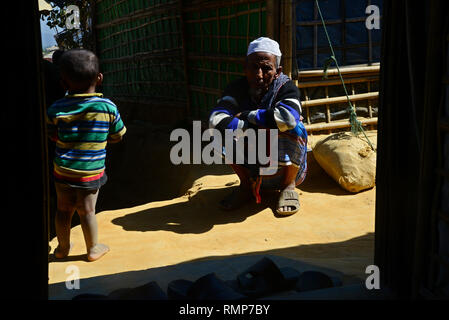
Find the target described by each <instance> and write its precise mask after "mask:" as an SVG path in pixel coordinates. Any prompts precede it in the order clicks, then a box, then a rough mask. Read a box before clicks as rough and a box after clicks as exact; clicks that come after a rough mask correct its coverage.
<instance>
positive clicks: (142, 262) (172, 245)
mask: <svg viewBox="0 0 449 320" xmlns="http://www.w3.org/2000/svg"><path fill="white" fill-rule="evenodd" d="M369 137H370V139H371V141H373V142H376V132H375V131H374V132H370V133H369ZM319 138H321V137H317V136H311V137H310V138H309V142H310V144H311V145H313V144H314V143H315V142H316V141H317V140H318V139H319ZM192 170H197V171H199V172H194V176H200V178H198V179H196V180H195V182H194V183H193V186H191V188H190V189H189V190H188V191H187V192H186V194H185V195H184V196H181V197H177V198H174V199H171V200H166V201H157V202H150V203H147V204H144V205H140V206H135V207H131V208H117V209H116V210H110V211H102V212H99V213H98V214H97V219H98V225H99V231H100V241H101V242H103V243H106V244H108V245H109V246H110V248H111V251H110V252H109V253H108V254H107V255H105V256H104V257H103V258H102V259H100V260H98V261H96V262H87V261H86V257H85V253H86V252H85V246H84V239H83V234H82V231H81V227H80V226H76V227H74V228H72V235H71V237H72V241H73V242H74V244H75V246H74V248H73V250H72V253H71V255H70V257H69V258H68V259H67V260H65V261H53V260H52V255H50V263H49V284H53V283H58V282H64V281H65V280H66V278H67V274H66V273H65V270H66V267H67V266H69V265H76V266H78V267H79V269H80V277H81V279H83V278H90V277H94V276H100V275H112V274H117V273H123V272H126V271H138V270H146V269H149V268H155V267H162V266H169V265H174V264H177V263H180V262H184V261H191V260H197V259H213V258H217V257H226V256H232V255H240V254H272V255H279V256H284V257H287V258H293V259H298V260H302V261H304V262H308V263H313V264H315V265H318V266H322V267H327V268H332V269H335V270H337V271H339V272H342V273H344V274H346V275H349V276H357V277H360V278H364V277H365V276H366V275H365V268H366V266H368V265H370V264H372V263H373V251H374V213H375V192H376V191H375V188H373V189H370V190H367V191H363V192H360V193H358V194H350V193H348V192H346V191H344V190H343V189H341V188H340V187H339V186H338V184H337V183H336V182H334V181H333V180H332V179H331V178H329V176H327V175H326V173H325V172H324V171H323V170H322V169H321V168H320V167H318V165H317V164H316V162H313V161H310V162H309V175H308V177H307V179H306V181H305V182H304V183H303V184H302V185H301V186H299V188H297V191H298V193H299V194H300V202H301V209H300V211H299V212H298V213H297V214H295V215H292V216H289V217H277V216H276V215H275V214H274V212H275V210H274V209H275V204H276V199H274V198H273V197H271V198H270V197H269V196H264V195H262V197H263V203H262V204H260V205H256V204H255V203H251V204H248V205H247V206H245V207H244V208H242V209H239V210H237V211H235V212H231V213H229V212H223V211H220V210H219V209H218V206H217V202H218V201H219V200H220V199H222V198H223V197H224V196H225V195H226V194H228V193H229V192H230V190H231V188H233V187H235V186H236V185H237V184H238V183H237V181H238V178H237V176H236V175H235V174H231V173H229V174H223V173H226V172H229V169H227V168H226V167H225V166H215V167H211V166H195V167H194V168H193V169H192ZM156 183H157V182H156ZM153 187H157V185H155V186H153ZM56 245H57V241H56V239H52V240H51V242H50V246H51V253H52V252H53V250H54V248H55V247H56Z"/></svg>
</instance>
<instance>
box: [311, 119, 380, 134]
mask: <svg viewBox="0 0 449 320" xmlns="http://www.w3.org/2000/svg"><path fill="white" fill-rule="evenodd" d="M359 121H360V122H361V123H362V125H377V118H372V119H363V120H359ZM350 126H351V123H350V122H349V121H348V120H346V121H333V122H330V123H314V124H309V125H305V128H306V130H307V132H312V131H321V130H332V129H340V128H347V127H350Z"/></svg>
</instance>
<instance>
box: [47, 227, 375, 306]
mask: <svg viewBox="0 0 449 320" xmlns="http://www.w3.org/2000/svg"><path fill="white" fill-rule="evenodd" d="M373 252H374V234H373V233H368V234H366V235H364V236H360V237H356V238H353V239H350V240H347V241H342V242H335V243H326V244H311V245H300V246H296V247H290V248H282V249H273V250H268V251H263V252H251V253H245V254H240V255H231V256H227V257H216V256H209V257H203V258H199V259H195V260H191V261H186V262H182V263H179V264H176V265H170V266H164V267H158V268H152V269H147V270H140V271H129V272H123V273H118V274H111V275H104V276H98V277H92V278H87V279H80V289H79V290H67V288H66V284H65V282H64V283H62V282H61V283H55V284H51V285H50V286H49V298H50V299H51V300H60V299H61V300H64V299H71V298H73V297H74V296H76V295H79V294H83V293H96V294H108V293H110V292H112V291H114V290H117V289H120V288H134V287H137V286H140V285H143V284H145V283H148V282H150V281H156V282H157V283H158V284H159V286H160V287H161V288H162V290H163V291H164V292H166V290H167V286H168V283H169V282H170V281H173V280H177V279H186V280H191V281H195V280H196V279H198V278H200V277H201V276H204V275H206V274H208V273H211V272H215V273H216V274H217V276H218V277H220V278H221V279H223V280H233V279H235V278H236V276H237V275H238V274H239V273H241V272H243V271H244V270H245V269H246V268H248V267H249V266H251V265H253V264H254V263H255V262H257V261H258V260H260V259H261V258H262V257H263V256H266V257H269V258H271V259H272V260H273V261H274V262H275V263H276V264H277V266H278V267H280V268H282V267H292V268H295V269H296V270H298V271H299V272H303V271H307V270H316V271H321V272H324V273H326V274H327V275H329V276H332V277H338V278H340V279H341V281H342V283H343V285H351V284H357V283H361V282H362V281H363V275H364V272H365V269H366V267H367V266H368V265H370V264H372V263H373ZM155 258H157V257H155ZM346 263H349V264H350V265H351V268H352V269H351V270H348V269H347V268H346V266H345V264H346Z"/></svg>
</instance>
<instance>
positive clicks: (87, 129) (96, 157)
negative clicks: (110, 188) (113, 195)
mask: <svg viewBox="0 0 449 320" xmlns="http://www.w3.org/2000/svg"><path fill="white" fill-rule="evenodd" d="M59 68H60V74H61V81H62V84H63V86H64V87H65V89H66V90H67V91H68V95H66V96H65V97H64V98H63V99H60V100H57V101H56V102H55V103H53V104H52V105H51V106H50V108H49V109H48V111H47V122H48V130H49V131H48V132H49V135H50V138H51V139H52V140H53V141H55V142H56V150H55V156H54V162H53V163H54V178H55V187H56V195H57V212H56V218H55V228H56V236H57V238H58V247H57V248H56V249H55V251H54V256H55V257H56V258H64V257H66V256H67V255H68V254H69V252H70V249H71V247H72V244H71V242H70V227H71V221H72V216H73V214H74V213H75V211H76V212H77V213H78V215H79V217H80V222H81V228H82V230H83V234H84V240H85V242H86V248H87V259H88V260H89V261H95V260H97V259H99V258H101V257H102V256H103V255H104V254H106V253H107V252H108V251H109V247H108V246H107V245H105V244H102V243H98V227H97V220H96V216H95V205H96V202H97V198H98V193H99V189H100V187H101V186H102V185H104V184H105V183H106V180H107V177H106V172H105V159H106V144H107V143H108V142H110V143H115V142H119V141H121V139H122V137H123V135H124V134H125V132H126V128H125V125H124V124H123V121H122V120H121V118H120V114H119V112H118V110H117V107H116V105H115V104H114V103H113V102H112V101H111V100H109V99H105V98H102V96H103V95H102V94H101V93H96V92H95V89H96V87H97V86H99V85H100V84H101V83H102V81H103V74H101V73H100V72H99V64H98V58H97V57H96V56H95V54H94V53H92V52H90V51H88V50H81V49H75V50H69V51H67V52H65V53H64V54H63V55H62V56H61V58H60V60H59Z"/></svg>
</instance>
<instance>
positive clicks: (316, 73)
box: [298, 63, 380, 78]
mask: <svg viewBox="0 0 449 320" xmlns="http://www.w3.org/2000/svg"><path fill="white" fill-rule="evenodd" d="M379 71H380V64H379V63H378V64H373V65H372V66H358V67H341V68H340V72H341V74H353V73H379ZM323 75H324V72H323V70H321V69H320V70H307V71H300V72H299V74H298V76H299V78H306V77H322V76H323ZM335 75H338V70H337V68H329V69H328V70H327V76H335Z"/></svg>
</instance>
